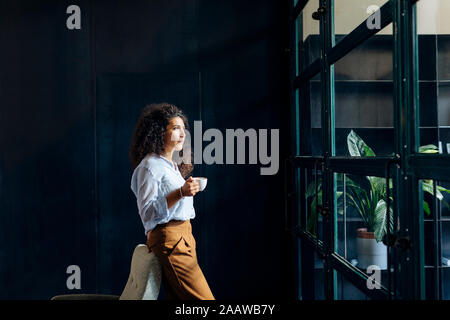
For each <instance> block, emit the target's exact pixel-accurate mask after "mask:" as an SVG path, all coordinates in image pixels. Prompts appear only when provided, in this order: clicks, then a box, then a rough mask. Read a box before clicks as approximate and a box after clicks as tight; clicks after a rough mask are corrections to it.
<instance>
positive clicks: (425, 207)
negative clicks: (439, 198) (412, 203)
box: [423, 201, 431, 215]
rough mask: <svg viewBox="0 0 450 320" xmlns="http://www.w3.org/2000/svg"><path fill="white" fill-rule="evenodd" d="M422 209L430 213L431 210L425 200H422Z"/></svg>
mask: <svg viewBox="0 0 450 320" xmlns="http://www.w3.org/2000/svg"><path fill="white" fill-rule="evenodd" d="M423 210H424V211H425V212H426V213H427V214H428V215H430V214H431V210H430V206H429V205H428V203H427V202H426V201H424V202H423Z"/></svg>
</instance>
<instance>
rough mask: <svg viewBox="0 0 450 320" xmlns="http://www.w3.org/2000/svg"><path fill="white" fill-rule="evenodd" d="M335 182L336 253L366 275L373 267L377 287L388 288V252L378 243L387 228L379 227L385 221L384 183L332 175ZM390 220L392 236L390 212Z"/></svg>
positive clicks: (373, 178)
mask: <svg viewBox="0 0 450 320" xmlns="http://www.w3.org/2000/svg"><path fill="white" fill-rule="evenodd" d="M335 179H336V194H335V198H336V213H335V214H336V221H337V235H336V236H337V239H336V240H337V241H336V252H337V253H338V254H339V255H340V256H342V257H343V258H345V259H346V260H348V261H349V262H350V263H351V264H352V265H353V266H356V267H357V268H359V269H360V270H361V271H363V272H365V273H367V274H368V275H372V274H373V270H371V269H370V268H372V266H375V267H374V268H377V269H378V271H379V272H380V282H381V284H382V285H383V286H385V287H388V286H389V276H388V266H387V257H388V250H387V247H386V245H384V243H383V242H382V239H383V236H384V234H385V233H386V229H387V225H388V224H387V223H385V224H380V223H379V221H382V220H384V221H387V219H386V220H385V218H386V211H387V210H386V206H387V203H386V201H387V194H386V179H385V178H382V177H367V176H360V175H348V174H343V173H336V174H335ZM391 191H392V185H391ZM390 198H391V199H392V193H391V196H390ZM390 207H391V208H392V203H390ZM390 217H391V219H390V220H391V229H390V230H391V232H393V230H394V225H393V224H394V216H393V212H391V216H390ZM391 271H393V270H392V269H391ZM391 275H392V276H393V274H392V273H391ZM392 279H393V278H392Z"/></svg>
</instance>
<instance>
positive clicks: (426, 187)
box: [422, 180, 444, 200]
mask: <svg viewBox="0 0 450 320" xmlns="http://www.w3.org/2000/svg"><path fill="white" fill-rule="evenodd" d="M422 189H423V191H425V192H428V193H429V194H431V195H433V196H434V190H433V180H423V181H422ZM436 198H438V199H439V200H442V199H444V196H443V195H442V193H441V191H439V188H438V187H437V186H436Z"/></svg>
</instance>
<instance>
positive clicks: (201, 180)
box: [194, 177, 208, 191]
mask: <svg viewBox="0 0 450 320" xmlns="http://www.w3.org/2000/svg"><path fill="white" fill-rule="evenodd" d="M194 180H195V181H198V183H199V185H200V191H203V190H205V188H206V183H207V182H208V178H205V177H195V178H194Z"/></svg>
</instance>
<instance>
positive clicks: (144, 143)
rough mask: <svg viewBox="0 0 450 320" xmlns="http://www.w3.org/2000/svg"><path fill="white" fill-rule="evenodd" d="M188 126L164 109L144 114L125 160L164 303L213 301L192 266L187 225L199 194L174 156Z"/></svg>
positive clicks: (151, 108) (192, 245) (187, 167)
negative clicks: (158, 265) (160, 271)
mask: <svg viewBox="0 0 450 320" xmlns="http://www.w3.org/2000/svg"><path fill="white" fill-rule="evenodd" d="M187 127H188V121H187V118H186V116H185V115H184V114H183V112H182V111H181V110H180V109H178V108H177V107H176V106H174V105H171V104H168V103H160V104H151V105H149V106H147V107H145V108H144V110H143V112H142V114H141V116H140V118H139V120H138V122H137V125H136V128H135V130H134V134H133V140H132V143H131V148H130V160H131V164H132V166H133V169H134V172H133V176H132V178H131V189H132V190H133V192H134V194H135V195H136V199H137V206H138V210H139V215H140V216H141V220H142V223H143V225H144V229H145V233H146V234H147V246H148V248H149V252H150V251H153V252H154V253H155V255H156V256H157V257H158V259H159V260H160V262H161V264H162V267H163V285H164V288H165V290H166V294H167V298H168V299H171V300H173V299H181V300H196V299H200V300H214V296H213V294H212V292H211V290H210V288H209V286H208V283H207V282H206V279H205V277H204V275H203V272H202V270H201V269H200V266H199V265H198V262H197V254H196V249H195V248H196V245H195V239H194V236H193V235H192V226H191V223H190V219H193V218H194V217H195V210H194V196H195V194H196V193H197V192H198V191H199V190H200V189H199V188H200V187H199V184H198V182H197V181H195V180H193V179H192V177H191V176H190V177H189V178H188V179H187V180H185V179H184V177H187V176H188V175H189V174H190V173H191V172H192V168H193V167H192V165H191V164H186V163H182V164H180V165H177V164H176V163H174V162H173V161H172V154H173V152H174V151H177V152H178V151H181V150H182V149H183V142H184V139H185V132H184V131H185V129H186V128H187Z"/></svg>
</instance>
